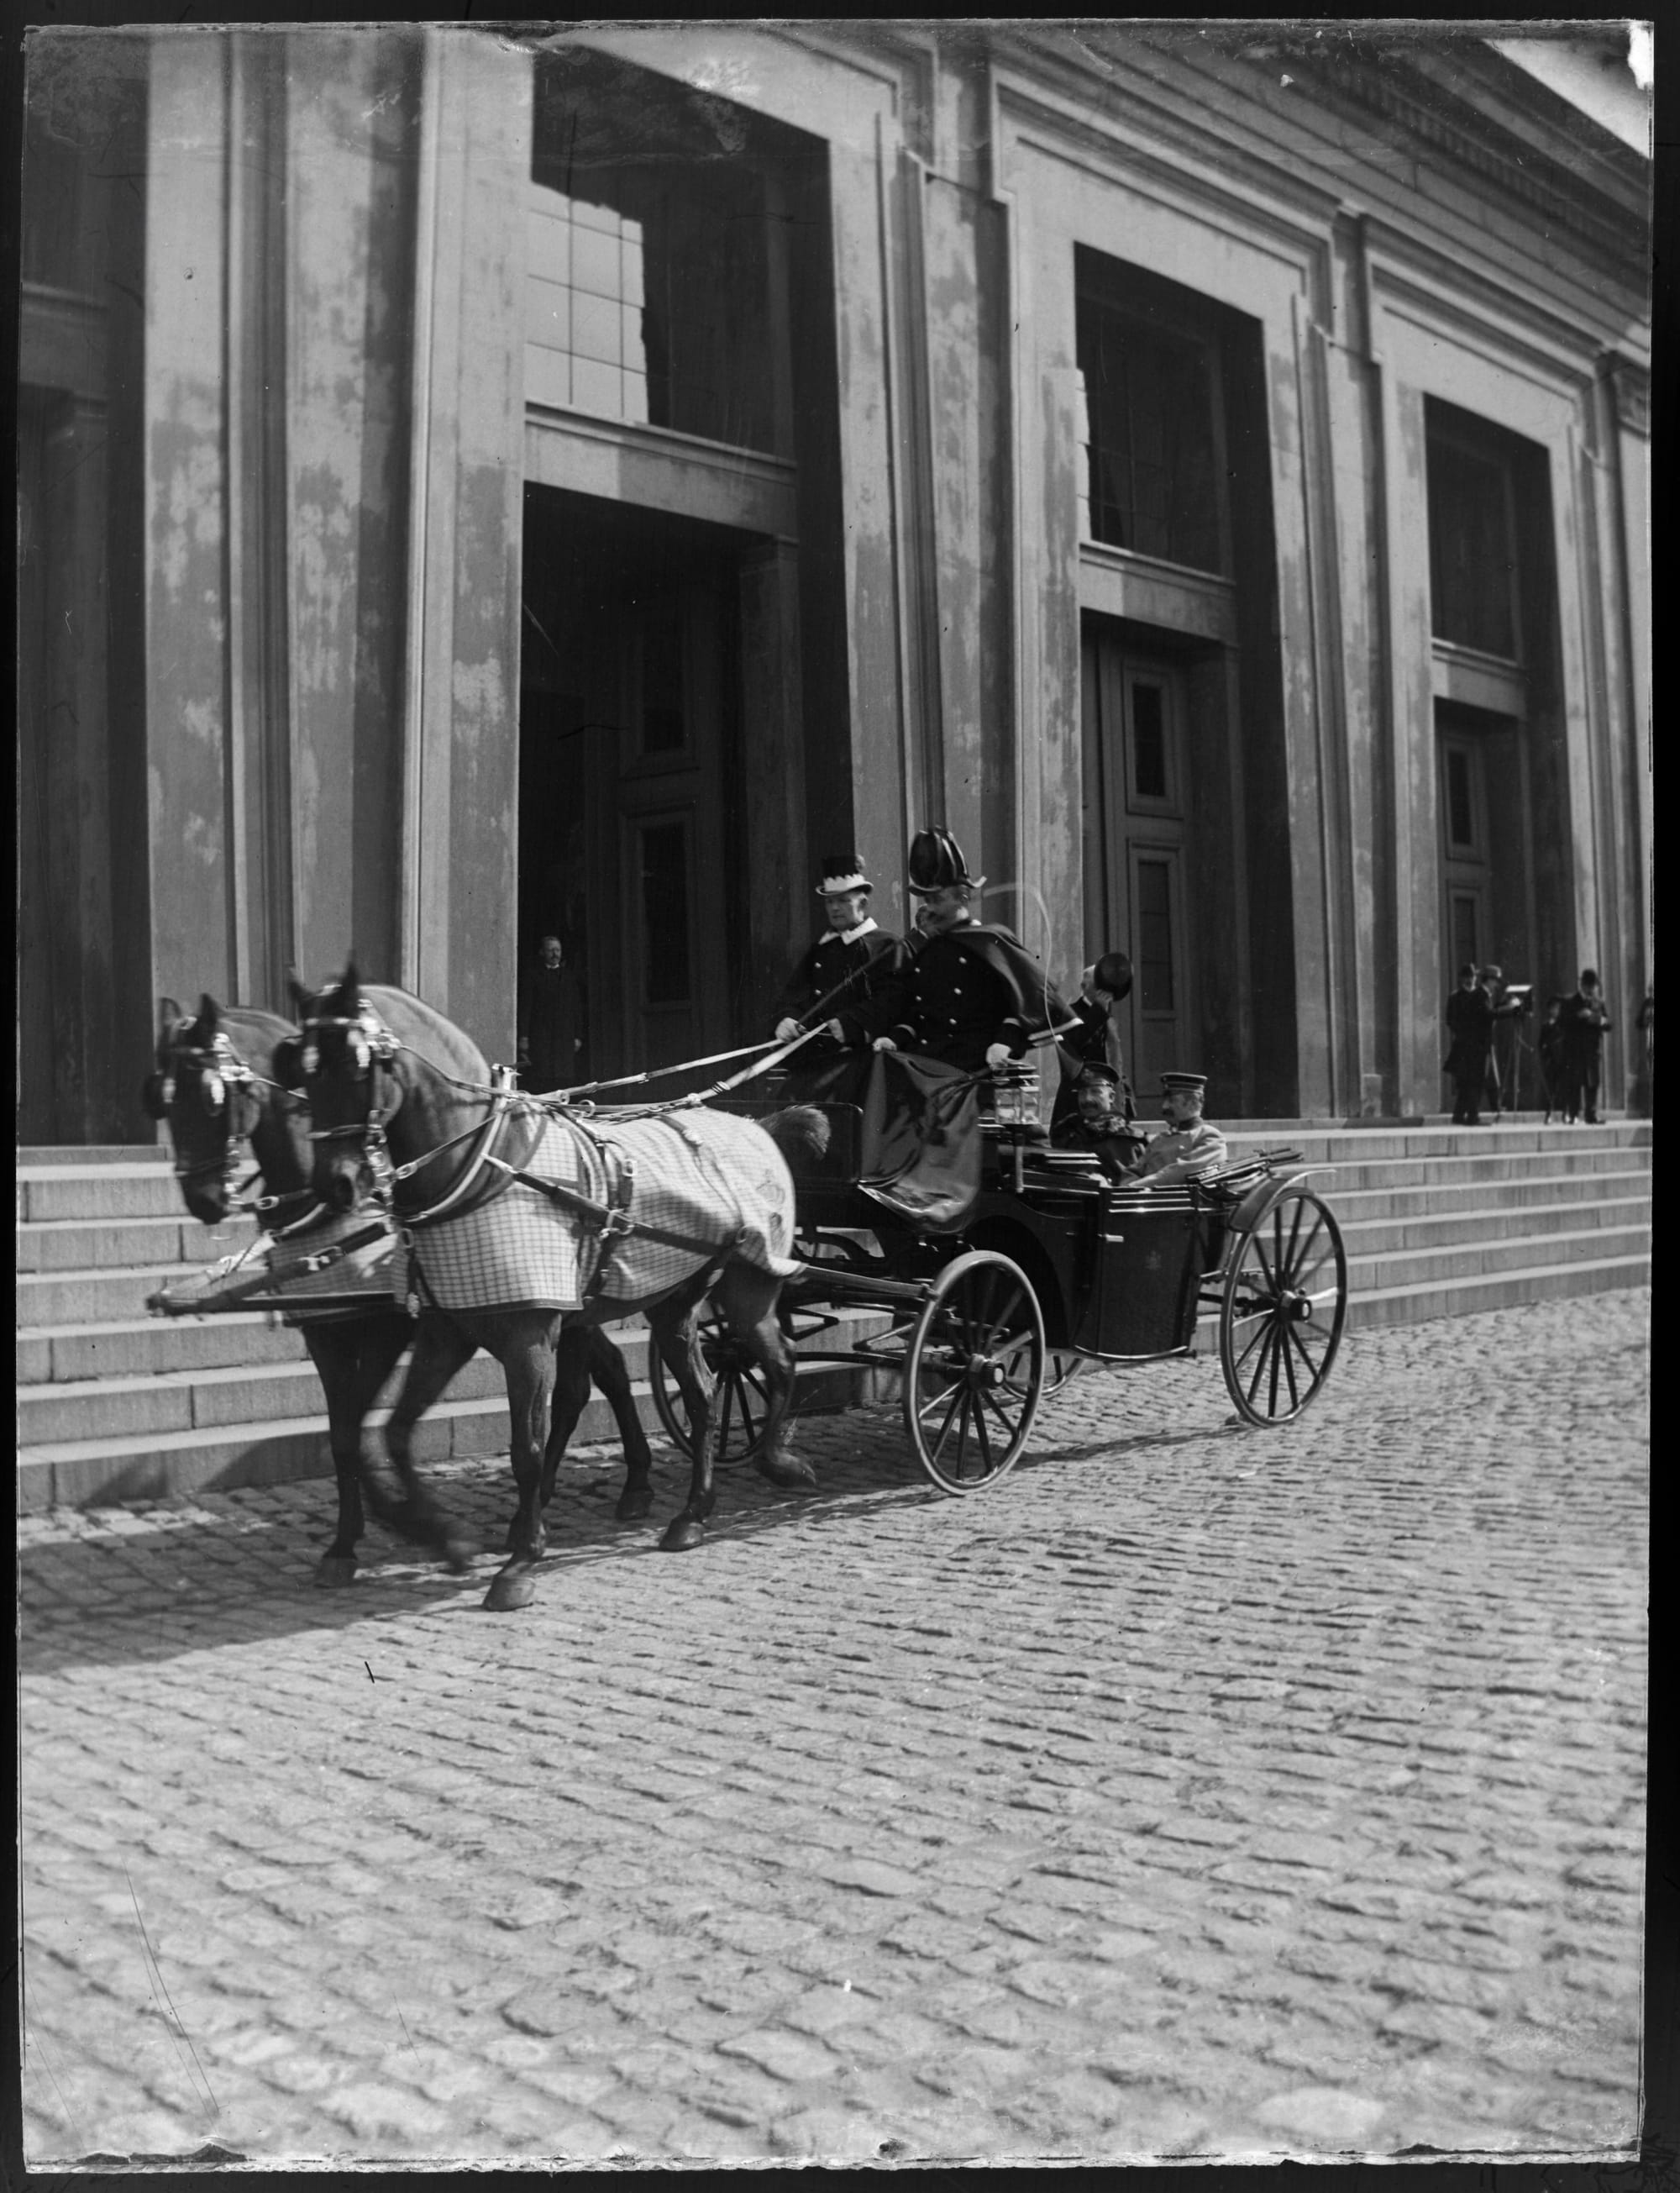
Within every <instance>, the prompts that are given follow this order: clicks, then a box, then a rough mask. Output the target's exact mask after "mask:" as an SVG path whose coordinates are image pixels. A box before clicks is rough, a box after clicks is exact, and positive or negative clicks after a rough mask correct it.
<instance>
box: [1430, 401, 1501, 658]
mask: <svg viewBox="0 0 1680 2193" xmlns="http://www.w3.org/2000/svg"><path fill="white" fill-rule="evenodd" d="M1515 573H1516V554H1515V546H1514V543H1513V542H1512V541H1511V522H1510V505H1509V500H1508V495H1507V480H1506V467H1505V466H1504V465H1503V464H1500V463H1497V462H1495V461H1493V460H1492V459H1490V458H1483V457H1479V456H1477V455H1475V453H1474V452H1473V451H1471V450H1470V449H1466V448H1465V447H1464V446H1463V445H1462V444H1460V443H1457V442H1452V443H1448V442H1443V441H1439V440H1436V439H1433V438H1431V441H1430V444H1429V583H1430V596H1431V606H1432V621H1433V624H1434V628H1435V633H1436V637H1437V638H1440V639H1446V640H1450V641H1452V642H1453V643H1454V645H1455V646H1459V647H1473V648H1476V649H1477V650H1479V651H1480V652H1481V653H1483V655H1498V656H1504V657H1505V658H1506V661H1514V660H1515V658H1516V655H1517V629H1516V619H1515V616H1514V615H1513V602H1514V594H1515V587H1514V580H1515Z"/></svg>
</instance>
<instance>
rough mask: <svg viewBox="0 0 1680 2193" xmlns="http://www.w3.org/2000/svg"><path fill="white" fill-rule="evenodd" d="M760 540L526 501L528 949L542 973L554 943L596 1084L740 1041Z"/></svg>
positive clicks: (581, 503) (559, 497) (538, 499)
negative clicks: (742, 635) (736, 1031)
mask: <svg viewBox="0 0 1680 2193" xmlns="http://www.w3.org/2000/svg"><path fill="white" fill-rule="evenodd" d="M749 539H750V536H747V535H738V534H736V533H734V531H732V530H729V529H728V528H725V527H722V526H714V525H705V524H699V523H698V522H696V521H693V520H686V519H681V518H671V517H669V516H666V515H665V514H663V513H660V512H654V511H649V510H645V509H641V508H638V507H634V506H631V505H626V504H618V503H612V502H608V501H603V500H601V499H599V498H597V497H593V496H586V495H571V494H565V493H561V492H558V491H556V490H549V489H544V488H539V487H531V488H529V489H528V490H527V501H526V520H525V611H526V615H525V633H524V644H523V650H522V658H523V677H524V681H525V682H524V685H523V690H522V692H521V696H520V741H519V843H518V858H519V878H518V906H519V946H520V953H521V959H522V963H523V964H529V961H530V959H531V958H532V957H533V956H534V953H535V952H536V949H537V948H538V945H539V942H540V939H541V938H542V937H543V936H545V935H549V934H553V935H556V936H559V937H560V939H561V941H562V943H563V946H564V948H565V951H566V956H567V959H568V963H569V965H571V967H572V968H573V970H574V973H575V975H576V976H577V978H578V981H579V985H580V992H581V999H580V1002H581V1005H582V1015H581V1033H582V1037H583V1049H582V1051H581V1054H580V1069H581V1073H582V1074H584V1075H586V1076H591V1077H603V1076H611V1075H615V1074H634V1073H638V1072H640V1071H642V1070H643V1069H644V1068H649V1067H660V1066H667V1065H671V1064H674V1063H677V1062H680V1061H682V1060H684V1059H692V1058H696V1057H699V1056H703V1055H704V1054H706V1052H708V1051H717V1050H721V1049H723V1048H725V1047H726V1046H727V1045H728V1042H729V1032H730V999H731V993H732V987H733V983H732V976H733V972H734V970H733V965H732V956H731V955H732V952H733V949H734V942H733V940H734V938H735V937H737V936H739V935H740V930H741V921H740V908H739V904H738V899H739V891H738V890H737V888H736V885H737V881H738V879H739V875H740V849H739V847H738V846H737V845H735V842H734V839H735V834H736V827H737V819H736V817H735V816H734V815H733V814H732V812H731V806H732V803H731V801H730V800H729V797H728V793H729V787H731V785H732V784H733V782H734V776H735V773H736V771H735V763H734V754H735V748H736V720H735V719H736V716H737V713H738V704H737V701H736V691H737V684H738V677H737V665H736V640H735V633H736V627H737V623H738V606H737V605H738V583H737V577H736V572H737V566H738V564H739V559H740V551H741V548H742V547H744V546H746V545H747V543H748V541H749ZM672 1086H673V1087H674V1086H676V1085H675V1084H673V1085H672Z"/></svg>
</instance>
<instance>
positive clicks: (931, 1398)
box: [904, 1249, 1044, 1494]
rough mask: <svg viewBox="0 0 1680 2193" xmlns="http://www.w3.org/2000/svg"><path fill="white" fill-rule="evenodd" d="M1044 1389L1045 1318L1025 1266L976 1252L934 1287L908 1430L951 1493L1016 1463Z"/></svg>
mask: <svg viewBox="0 0 1680 2193" xmlns="http://www.w3.org/2000/svg"><path fill="white" fill-rule="evenodd" d="M1043 1387H1044V1319H1043V1313H1042V1312H1041V1310H1040V1309H1039V1307H1038V1297H1037V1295H1035V1294H1034V1292H1033V1291H1032V1283H1031V1280H1029V1279H1028V1278H1027V1276H1026V1273H1025V1272H1024V1271H1022V1270H1021V1268H1020V1265H1019V1264H1013V1263H1010V1261H1009V1258H1008V1257H1000V1256H997V1254H995V1253H994V1252H993V1251H991V1250H989V1249H971V1250H970V1251H968V1253H967V1254H966V1255H964V1256H961V1257H957V1258H956V1259H955V1260H954V1261H953V1262H952V1263H949V1264H947V1265H946V1267H945V1268H944V1269H943V1270H942V1271H941V1272H940V1274H939V1276H938V1277H937V1278H936V1279H935V1280H934V1282H933V1285H932V1286H931V1287H930V1288H929V1293H928V1299H927V1301H926V1302H925V1303H923V1308H922V1311H921V1314H920V1315H919V1316H918V1317H917V1320H916V1324H915V1326H914V1328H913V1329H912V1331H911V1336H910V1344H909V1346H908V1348H906V1351H905V1358H904V1428H905V1430H906V1433H907V1434H908V1435H909V1438H910V1443H911V1446H913V1447H914V1448H915V1450H916V1458H917V1461H918V1462H919V1463H921V1465H922V1467H923V1469H924V1470H925V1471H926V1472H927V1474H928V1475H929V1477H930V1478H931V1479H932V1480H933V1481H934V1484H935V1485H937V1486H939V1488H940V1491H941V1492H954V1493H959V1494H960V1493H969V1492H985V1490H986V1487H987V1486H990V1485H995V1484H996V1483H997V1480H998V1479H999V1478H1000V1477H1002V1476H1003V1474H1004V1472H1005V1471H1006V1470H1009V1469H1013V1468H1014V1464H1015V1462H1016V1460H1017V1459H1018V1458H1019V1457H1020V1452H1021V1449H1022V1448H1023V1447H1024V1446H1026V1440H1027V1434H1029V1433H1030V1432H1031V1429H1032V1420H1033V1418H1034V1417H1036V1416H1037V1413H1038V1400H1039V1395H1040V1394H1042V1393H1043Z"/></svg>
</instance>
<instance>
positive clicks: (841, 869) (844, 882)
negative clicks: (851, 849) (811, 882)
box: [817, 853, 875, 898]
mask: <svg viewBox="0 0 1680 2193" xmlns="http://www.w3.org/2000/svg"><path fill="white" fill-rule="evenodd" d="M874 888H875V886H874V885H873V884H872V883H871V881H870V880H869V878H868V877H867V876H866V875H865V873H864V872H863V862H861V861H860V859H859V858H858V856H857V855H856V854H855V853H825V854H824V855H823V856H822V881H821V882H820V884H819V885H817V896H818V897H819V898H832V897H833V896H836V895H837V893H838V892H840V891H866V890H874Z"/></svg>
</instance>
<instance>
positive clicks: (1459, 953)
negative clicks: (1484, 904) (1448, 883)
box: [1452, 891, 1482, 982]
mask: <svg viewBox="0 0 1680 2193" xmlns="http://www.w3.org/2000/svg"><path fill="white" fill-rule="evenodd" d="M1481 964H1482V949H1481V942H1480V940H1479V938H1478V937H1477V922H1476V901H1475V898H1474V896H1472V895H1471V894H1470V893H1469V892H1466V893H1464V894H1462V895H1460V893H1458V892H1456V891H1455V892H1454V894H1453V969H1452V972H1453V980H1454V982H1457V981H1458V973H1459V969H1460V967H1464V966H1473V967H1479V966H1480V965H1481Z"/></svg>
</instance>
